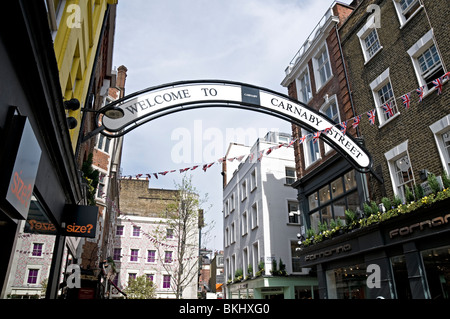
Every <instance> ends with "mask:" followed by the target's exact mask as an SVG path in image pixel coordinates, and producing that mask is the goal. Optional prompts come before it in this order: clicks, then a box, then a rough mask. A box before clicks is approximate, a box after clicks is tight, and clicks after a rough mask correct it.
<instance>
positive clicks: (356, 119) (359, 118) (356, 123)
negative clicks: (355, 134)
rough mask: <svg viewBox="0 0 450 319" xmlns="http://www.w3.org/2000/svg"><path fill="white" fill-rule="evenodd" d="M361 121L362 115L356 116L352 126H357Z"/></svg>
mask: <svg viewBox="0 0 450 319" xmlns="http://www.w3.org/2000/svg"><path fill="white" fill-rule="evenodd" d="M359 122H361V115H358V116H355V117H354V118H353V123H352V127H353V128H356V127H357V126H358V125H359Z"/></svg>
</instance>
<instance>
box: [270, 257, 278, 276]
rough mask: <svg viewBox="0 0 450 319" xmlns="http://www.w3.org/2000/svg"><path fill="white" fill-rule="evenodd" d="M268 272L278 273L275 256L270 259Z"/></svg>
mask: <svg viewBox="0 0 450 319" xmlns="http://www.w3.org/2000/svg"><path fill="white" fill-rule="evenodd" d="M270 273H271V274H272V275H274V276H276V275H278V269H277V260H276V259H275V258H274V259H272V269H271V270H270Z"/></svg>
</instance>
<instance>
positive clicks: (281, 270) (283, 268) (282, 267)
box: [278, 258, 287, 276]
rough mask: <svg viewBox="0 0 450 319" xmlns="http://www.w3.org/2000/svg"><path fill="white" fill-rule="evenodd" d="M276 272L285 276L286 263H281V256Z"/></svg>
mask: <svg viewBox="0 0 450 319" xmlns="http://www.w3.org/2000/svg"><path fill="white" fill-rule="evenodd" d="M278 268H279V269H278V274H279V275H280V276H287V272H286V265H285V264H284V263H283V261H282V260H281V258H280V260H279V261H278Z"/></svg>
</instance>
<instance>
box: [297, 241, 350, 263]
mask: <svg viewBox="0 0 450 319" xmlns="http://www.w3.org/2000/svg"><path fill="white" fill-rule="evenodd" d="M350 250H352V245H350V244H345V245H342V246H338V247H335V248H331V249H327V250H323V251H321V252H318V253H314V254H310V255H306V256H305V261H312V260H316V259H319V258H324V257H330V256H332V255H336V254H340V253H343V252H347V251H350Z"/></svg>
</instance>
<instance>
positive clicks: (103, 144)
mask: <svg viewBox="0 0 450 319" xmlns="http://www.w3.org/2000/svg"><path fill="white" fill-rule="evenodd" d="M110 145H111V139H110V138H109V137H106V136H104V135H101V134H100V135H99V136H98V141H97V148H98V149H99V150H102V151H104V152H105V153H109V146H110Z"/></svg>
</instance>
